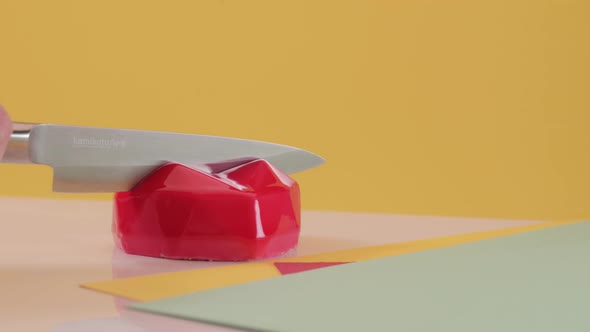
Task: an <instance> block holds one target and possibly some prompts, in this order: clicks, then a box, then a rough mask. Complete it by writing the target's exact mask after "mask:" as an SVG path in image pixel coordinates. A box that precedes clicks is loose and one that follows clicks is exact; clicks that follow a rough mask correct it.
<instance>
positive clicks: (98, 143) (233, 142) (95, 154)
mask: <svg viewBox="0 0 590 332" xmlns="http://www.w3.org/2000/svg"><path fill="white" fill-rule="evenodd" d="M13 130H14V131H13V133H12V135H11V137H10V140H9V143H8V146H7V149H6V152H5V154H4V157H3V158H2V160H1V161H0V162H1V163H17V164H23V163H25V164H41V165H47V166H50V167H52V168H53V191H56V192H87V193H91V192H96V193H100V192H117V191H127V190H129V189H131V188H132V187H133V186H134V185H135V184H137V183H138V182H139V181H140V180H141V179H142V178H143V177H145V176H146V175H148V174H149V173H151V172H153V171H154V170H155V169H156V168H158V167H160V166H161V165H163V164H165V163H168V162H176V163H182V164H185V165H189V166H193V167H195V168H199V169H202V170H204V171H209V172H219V171H223V170H225V169H229V168H231V167H235V166H237V165H239V164H242V163H245V162H247V161H250V160H254V159H264V160H266V161H268V162H269V163H270V164H272V165H273V166H274V167H276V168H278V169H280V170H281V171H282V172H284V173H286V174H292V173H296V172H300V171H304V170H307V169H310V168H313V167H316V166H319V165H321V164H322V163H324V159H322V158H321V157H319V156H317V155H315V154H313V153H311V152H308V151H305V150H302V149H298V148H294V147H290V146H286V145H280V144H274V143H267V142H261V141H254V140H246V139H239V138H228V137H217V136H207V135H195V134H184V133H171V132H157V131H144V130H131V129H116V128H97V127H81V126H65V125H56V124H35V123H14V129H13Z"/></svg>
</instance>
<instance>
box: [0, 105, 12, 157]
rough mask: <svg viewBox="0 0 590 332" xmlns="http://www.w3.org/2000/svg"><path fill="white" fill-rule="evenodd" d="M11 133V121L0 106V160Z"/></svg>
mask: <svg viewBox="0 0 590 332" xmlns="http://www.w3.org/2000/svg"><path fill="white" fill-rule="evenodd" d="M11 133H12V121H11V120H10V117H9V116H8V112H6V110H5V109H4V107H2V105H0V159H2V156H4V151H5V150H6V145H7V144H8V139H9V138H10V134H11Z"/></svg>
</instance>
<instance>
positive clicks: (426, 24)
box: [0, 0, 590, 220]
mask: <svg viewBox="0 0 590 332" xmlns="http://www.w3.org/2000/svg"><path fill="white" fill-rule="evenodd" d="M589 44H590V1H585V0H580V1H569V0H559V1H558V0H555V1H537V0H527V1H523V0H521V1H515V0H510V1H499V0H488V1H472V0H470V1H468V0H449V1H433V0H431V1H426V0H412V1H410V0H394V1H391V0H390V1H386V0H380V1H376V0H375V1H324V0H318V1H270V0H269V1H258V0H252V1H229V0H216V1H209V0H207V1H193V0H190V1H189V0H175V1H153V0H149V1H146V0H142V1H140V0H135V1H129V0H124V1H113V0H110V1H64V0H54V1H41V0H38V1H20V0H13V1H6V0H0V104H3V105H4V106H5V107H6V108H7V109H8V110H9V111H10V112H11V115H12V117H13V118H15V120H20V121H31V122H50V123H63V124H72V125H93V126H109V127H119V128H136V129H149V130H167V131H180V132H189V133H201V134H212V135H224V136H235V137H243V138H250V139H259V140H267V141H272V142H277V143H283V144H289V145H294V146H298V147H302V148H305V149H309V150H311V151H313V152H316V153H318V154H320V155H322V156H323V157H325V158H326V159H327V161H328V162H327V163H326V164H325V165H323V166H322V167H320V168H317V169H314V170H310V171H306V172H303V173H300V174H297V175H295V176H294V177H295V178H296V179H297V180H298V181H299V182H300V184H301V185H302V190H303V192H302V195H303V196H302V199H303V207H304V208H305V209H321V210H347V211H370V212H386V213H410V214H437V215H460V216H478V217H499V218H527V219H543V220H562V219H579V218H588V217H590V195H589V194H590V157H589V153H590V131H589V130H588V129H590V97H589V95H590V47H589ZM0 171H1V174H0V179H1V182H0V184H1V185H0V194H2V195H35V196H52V197H72V198H88V197H92V198H101V199H104V198H107V199H108V198H110V195H93V196H87V195H61V194H60V195H57V194H52V193H51V192H50V190H51V171H50V170H49V169H47V168H44V167H39V166H14V165H0Z"/></svg>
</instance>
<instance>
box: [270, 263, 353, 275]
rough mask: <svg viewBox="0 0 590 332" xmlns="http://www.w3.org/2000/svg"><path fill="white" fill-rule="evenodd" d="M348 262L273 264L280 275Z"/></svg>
mask: <svg viewBox="0 0 590 332" xmlns="http://www.w3.org/2000/svg"><path fill="white" fill-rule="evenodd" d="M346 263H349V262H329V263H323V262H313V263H274V264H275V267H276V268H277V269H278V270H279V272H280V273H281V275H286V274H293V273H299V272H305V271H309V270H315V269H321V268H323V267H328V266H334V265H340V264H346Z"/></svg>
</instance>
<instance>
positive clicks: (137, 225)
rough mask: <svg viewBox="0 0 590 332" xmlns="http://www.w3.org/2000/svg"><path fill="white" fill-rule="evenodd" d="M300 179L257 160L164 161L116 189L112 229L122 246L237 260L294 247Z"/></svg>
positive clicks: (175, 255) (147, 251) (164, 255)
mask: <svg viewBox="0 0 590 332" xmlns="http://www.w3.org/2000/svg"><path fill="white" fill-rule="evenodd" d="M299 195H300V194H299V185H298V184H297V182H296V181H295V180H293V179H292V178H290V177H289V176H287V175H286V174H284V173H282V172H281V171H280V170H278V169H276V168H274V167H273V166H272V165H270V164H269V163H268V162H266V161H264V160H255V161H252V162H248V163H246V164H243V165H240V166H236V167H234V168H232V169H230V170H227V171H224V172H220V173H215V174H209V173H207V172H203V171H200V170H196V169H193V168H190V167H187V166H185V165H181V164H167V165H164V166H162V167H160V168H159V169H157V170H156V171H155V172H153V173H152V174H151V175H149V176H147V177H146V178H144V179H143V180H142V181H141V182H140V183H139V184H137V185H136V186H135V187H134V188H133V189H132V190H130V191H127V192H121V193H117V194H115V199H114V215H113V235H114V239H115V243H116V244H117V246H118V247H119V248H121V249H122V250H123V251H125V252H126V253H129V254H136V255H143V256H152V257H162V258H171V259H198V260H223V261H241V260H252V259H261V258H270V257H277V256H281V255H284V254H286V253H288V252H289V251H291V250H294V249H295V248H296V246H297V243H298V240H299V234H300V229H301V226H300V219H301V207H300V197H299Z"/></svg>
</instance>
